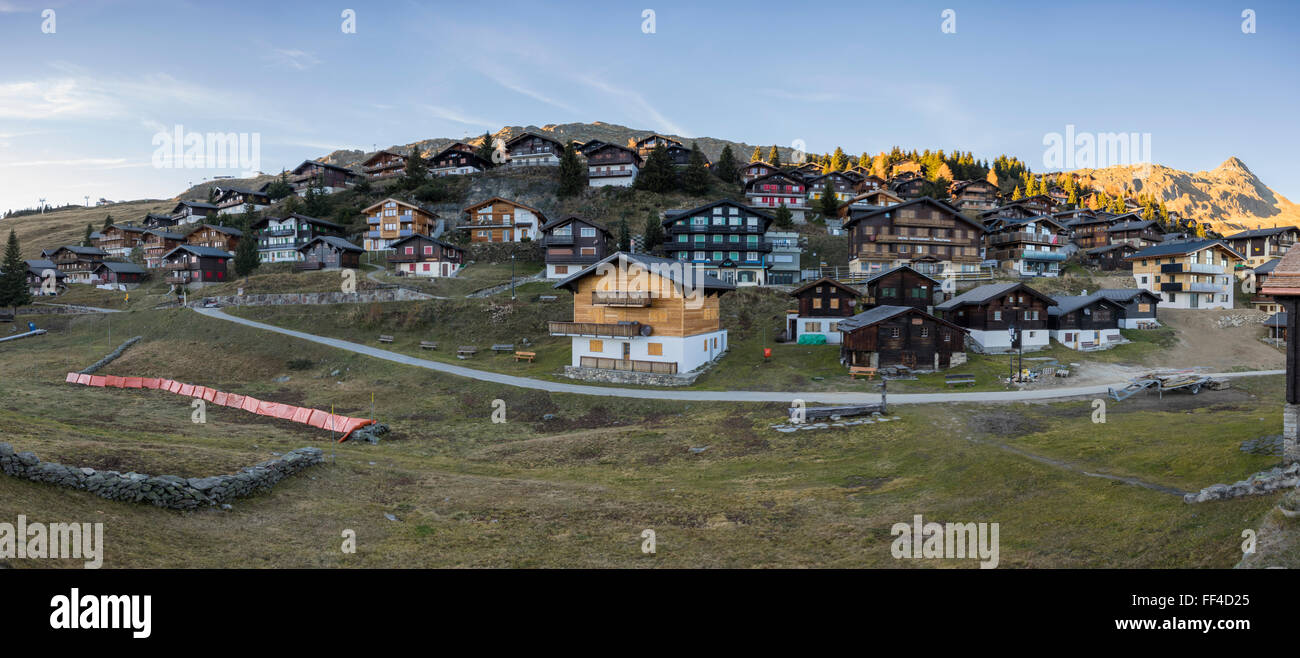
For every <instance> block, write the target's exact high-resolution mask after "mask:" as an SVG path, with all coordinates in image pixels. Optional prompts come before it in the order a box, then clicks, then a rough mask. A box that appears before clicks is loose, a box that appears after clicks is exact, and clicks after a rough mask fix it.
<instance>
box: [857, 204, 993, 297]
mask: <svg viewBox="0 0 1300 658" xmlns="http://www.w3.org/2000/svg"><path fill="white" fill-rule="evenodd" d="M849 215H850V216H849V218H848V219H847V220H845V222H844V229H845V230H847V231H848V233H849V268H850V270H851V271H853V272H859V273H876V272H880V271H882V270H888V269H892V268H895V267H899V266H901V265H910V266H911V267H912V268H913V269H915V270H916V271H918V272H922V273H925V274H944V273H948V274H951V275H953V276H958V277H961V276H966V275H972V274H978V273H979V271H980V269H979V264H980V260H981V258H982V254H981V250H982V247H983V235H984V227H983V226H982V225H981V224H980V223H979V222H977V221H975V220H973V219H970V218H969V217H967V216H966V215H963V214H962V213H961V211H960V210H957V209H956V208H953V207H952V206H950V205H948V204H946V203H944V202H942V201H938V200H935V199H931V198H930V197H922V198H920V199H914V200H912V201H908V202H905V203H900V204H898V205H894V206H888V207H885V208H874V209H873V208H864V209H853V208H851V209H850V213H849Z"/></svg>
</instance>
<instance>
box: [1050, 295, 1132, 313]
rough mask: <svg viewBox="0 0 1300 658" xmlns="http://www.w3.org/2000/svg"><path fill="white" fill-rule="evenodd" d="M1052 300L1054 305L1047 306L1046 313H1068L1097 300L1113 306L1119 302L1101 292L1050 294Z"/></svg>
mask: <svg viewBox="0 0 1300 658" xmlns="http://www.w3.org/2000/svg"><path fill="white" fill-rule="evenodd" d="M1052 300H1053V301H1055V302H1056V306H1049V307H1047V314H1048V315H1061V314H1062V313H1070V312H1072V311H1077V310H1079V309H1081V308H1083V307H1085V306H1088V305H1091V304H1092V303H1093V302H1098V301H1103V302H1106V303H1107V304H1112V305H1114V306H1120V304H1119V302H1116V301H1115V300H1113V299H1111V298H1109V297H1107V296H1106V295H1103V294H1101V293H1093V294H1091V295H1052Z"/></svg>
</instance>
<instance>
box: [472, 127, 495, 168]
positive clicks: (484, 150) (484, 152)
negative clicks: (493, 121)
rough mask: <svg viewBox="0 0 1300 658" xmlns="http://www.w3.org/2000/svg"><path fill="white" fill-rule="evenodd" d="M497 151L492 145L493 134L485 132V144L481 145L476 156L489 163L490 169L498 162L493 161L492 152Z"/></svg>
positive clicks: (476, 150) (475, 153) (475, 151)
mask: <svg viewBox="0 0 1300 658" xmlns="http://www.w3.org/2000/svg"><path fill="white" fill-rule="evenodd" d="M495 150H496V148H495V146H494V145H493V144H492V133H490V132H486V131H485V132H484V133H483V143H482V144H479V145H478V148H477V149H475V150H474V155H477V156H478V157H480V158H482V159H483V161H484V162H486V163H488V166H489V167H490V166H492V165H495V164H496V163H497V162H496V160H493V159H492V152H493V151H495Z"/></svg>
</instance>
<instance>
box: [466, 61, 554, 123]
mask: <svg viewBox="0 0 1300 658" xmlns="http://www.w3.org/2000/svg"><path fill="white" fill-rule="evenodd" d="M467 64H469V65H471V66H473V67H474V69H475V70H477V71H478V72H479V73H482V74H483V75H484V76H486V77H487V78H488V79H489V80H491V81H493V82H495V83H497V84H499V85H501V86H502V87H505V88H506V89H509V90H510V91H513V92H515V93H516V94H520V95H523V96H527V97H529V98H531V99H533V100H536V101H541V102H543V103H546V104H547V105H550V106H553V107H558V108H560V109H562V110H567V111H569V112H574V113H577V112H578V110H577V109H575V108H574V107H573V106H572V105H569V104H568V103H565V102H563V101H559V100H556V99H554V98H551V97H550V96H547V95H545V94H543V93H542V92H540V91H537V90H535V89H532V88H530V87H527V86H525V85H524V84H523V83H521V82H519V80H518V79H516V78H515V77H514V75H513V74H512V73H511V72H510V71H508V70H506V69H505V68H503V67H500V66H498V65H496V64H494V63H492V62H489V61H487V60H486V59H484V58H481V57H480V58H474V59H470V60H468V61H467Z"/></svg>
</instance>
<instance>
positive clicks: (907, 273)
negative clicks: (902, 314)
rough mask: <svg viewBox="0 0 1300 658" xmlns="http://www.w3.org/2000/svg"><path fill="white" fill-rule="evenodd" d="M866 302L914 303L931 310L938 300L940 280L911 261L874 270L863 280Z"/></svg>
mask: <svg viewBox="0 0 1300 658" xmlns="http://www.w3.org/2000/svg"><path fill="white" fill-rule="evenodd" d="M862 294H863V296H862V304H863V306H865V307H866V308H871V307H873V306H912V307H915V308H919V309H921V310H922V311H926V312H929V311H930V309H931V307H933V306H934V305H935V304H936V303H938V302H939V301H940V300H939V297H940V295H941V294H942V293H941V292H940V283H939V281H938V280H937V279H933V278H931V277H929V276H926V275H924V274H922V273H920V272H918V271H916V270H914V269H912V268H911V267H908V266H907V265H902V266H899V267H895V268H893V269H889V270H885V271H882V272H879V273H876V274H873V275H871V276H869V277H867V279H866V280H865V281H863V282H862Z"/></svg>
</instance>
